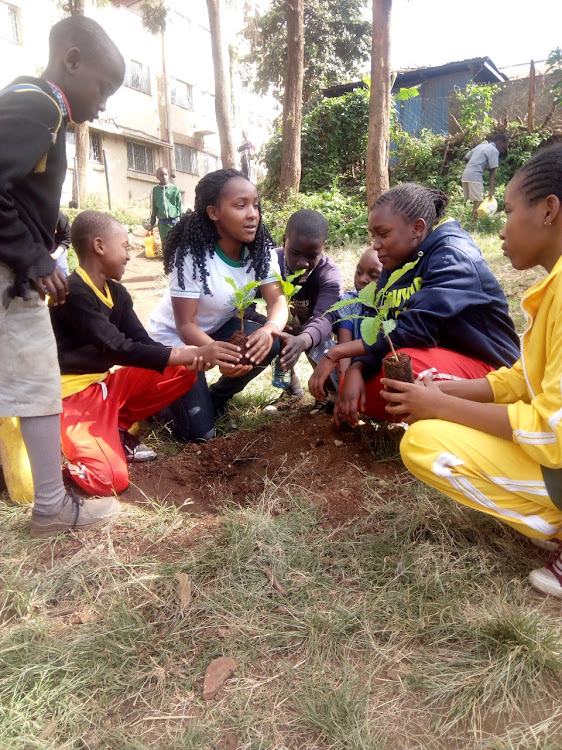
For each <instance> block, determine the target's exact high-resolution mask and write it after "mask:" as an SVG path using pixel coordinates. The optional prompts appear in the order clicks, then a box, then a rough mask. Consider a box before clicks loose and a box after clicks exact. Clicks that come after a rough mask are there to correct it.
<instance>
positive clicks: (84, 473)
mask: <svg viewBox="0 0 562 750" xmlns="http://www.w3.org/2000/svg"><path fill="white" fill-rule="evenodd" d="M71 240H72V246H73V247H74V250H75V251H76V254H77V256H78V260H79V262H80V265H79V266H78V268H77V269H76V270H75V271H74V272H73V273H72V274H71V275H70V278H69V287H70V293H69V295H68V297H67V300H66V304H65V305H62V306H56V307H52V308H51V319H52V323H53V330H54V332H55V337H56V340H57V347H58V356H59V363H60V369H61V373H62V395H63V399H62V404H63V410H62V416H61V430H62V447H63V452H64V454H65V456H66V458H67V459H68V472H69V474H70V476H71V477H72V479H73V480H74V481H75V482H76V484H77V485H78V486H79V487H80V488H81V489H82V490H84V491H85V492H88V493H90V494H104V495H107V494H108V493H112V492H121V491H122V490H124V489H126V488H127V487H128V486H129V472H128V470H127V462H128V461H129V462H130V461H139V460H140V461H144V460H148V459H149V458H155V457H156V454H155V453H154V452H152V451H149V449H147V448H146V446H143V445H142V444H140V443H139V441H138V439H137V438H133V436H132V435H130V434H129V433H128V432H127V430H128V428H130V427H131V425H132V424H133V423H134V422H137V421H139V420H141V419H145V418H146V417H149V416H151V415H153V414H155V413H156V412H157V411H160V409H163V408H164V407H166V406H168V405H169V404H170V403H172V402H173V401H176V399H178V398H179V397H180V396H183V395H184V393H186V392H187V391H188V390H189V389H190V388H191V386H192V385H193V383H194V382H195V378H196V376H195V373H194V372H189V371H188V370H205V369H208V368H209V367H212V366H214V365H215V364H219V365H222V364H225V365H230V364H236V362H237V361H238V359H239V358H240V356H241V355H240V354H239V352H240V349H239V347H236V346H234V345H233V344H229V343H225V342H222V341H213V342H212V343H211V344H207V345H205V346H200V347H193V346H181V347H168V346H164V345H163V344H160V343H158V342H156V341H153V340H152V339H151V338H150V336H149V335H148V333H147V332H146V330H145V329H144V327H143V326H142V324H141V322H140V321H139V319H138V318H137V316H136V314H135V312H134V310H133V301H132V299H131V296H130V294H129V292H128V291H127V290H126V289H125V287H124V286H123V285H122V284H118V283H117V282H118V281H119V280H120V279H121V277H122V276H123V272H124V270H125V266H126V264H127V262H128V260H129V250H128V244H129V238H128V235H127V232H126V230H125V229H124V227H123V226H122V225H121V224H120V223H119V222H118V221H117V220H116V219H114V218H113V217H112V216H109V215H108V214H104V213H100V212H99V211H83V212H82V213H81V214H79V216H78V217H77V218H76V219H75V221H74V223H73V225H72V229H71ZM114 365H122V366H121V367H120V368H119V369H117V370H113V371H111V372H110V369H111V368H112V367H113V366H114ZM186 368H188V369H186Z"/></svg>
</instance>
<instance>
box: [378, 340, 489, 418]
mask: <svg viewBox="0 0 562 750" xmlns="http://www.w3.org/2000/svg"><path fill="white" fill-rule="evenodd" d="M398 351H400V352H404V354H409V355H410V357H411V358H412V369H413V371H414V377H415V378H416V381H419V382H421V381H422V380H423V379H424V377H425V376H426V375H428V374H429V373H431V374H432V375H433V379H434V380H475V379H476V378H483V377H485V376H486V375H487V374H488V373H489V372H493V370H494V369H495V368H494V367H492V366H491V365H487V364H485V363H484V362H481V361H480V360H479V359H474V358H473V357H467V356H466V355H465V354H460V353H459V352H453V351H451V350H450V349H441V348H440V347H434V348H433V349H398ZM382 377H384V375H383V374H382V372H380V373H379V374H378V375H375V377H374V378H371V379H370V380H368V381H367V382H366V383H365V391H366V396H367V408H366V409H365V414H368V415H369V416H370V417H374V418H375V419H386V420H387V421H389V422H390V421H393V420H394V418H393V417H392V418H391V416H390V414H389V413H388V412H387V411H385V408H384V407H385V406H386V404H387V402H386V401H384V400H383V399H382V398H381V396H380V392H381V390H382V386H381V378H382ZM396 421H399V420H396Z"/></svg>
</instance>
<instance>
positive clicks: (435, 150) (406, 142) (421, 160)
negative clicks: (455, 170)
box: [391, 122, 446, 190]
mask: <svg viewBox="0 0 562 750" xmlns="http://www.w3.org/2000/svg"><path fill="white" fill-rule="evenodd" d="M391 139H392V145H393V149H394V150H393V152H392V153H393V156H394V155H396V163H395V165H394V166H393V167H392V182H393V184H398V183H401V182H410V181H413V182H419V183H421V184H422V185H426V186H427V187H433V188H439V189H441V190H444V189H445V187H446V185H445V183H446V179H444V178H443V176H442V174H441V172H442V166H443V153H444V150H445V141H446V138H445V136H444V135H436V134H435V133H432V132H431V130H425V129H424V130H422V131H421V132H420V134H419V135H418V136H413V135H410V134H409V133H406V131H404V130H402V128H401V127H400V125H399V124H397V123H394V122H393V123H392V126H391Z"/></svg>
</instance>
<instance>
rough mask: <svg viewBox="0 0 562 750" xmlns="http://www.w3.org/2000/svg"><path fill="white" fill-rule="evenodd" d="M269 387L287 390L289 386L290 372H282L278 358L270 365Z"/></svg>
mask: <svg viewBox="0 0 562 750" xmlns="http://www.w3.org/2000/svg"><path fill="white" fill-rule="evenodd" d="M271 385H272V386H274V387H275V388H288V387H289V386H290V385H291V371H290V370H287V372H285V370H283V368H282V367H281V363H280V361H279V356H277V357H275V359H274V360H273V362H272V363H271Z"/></svg>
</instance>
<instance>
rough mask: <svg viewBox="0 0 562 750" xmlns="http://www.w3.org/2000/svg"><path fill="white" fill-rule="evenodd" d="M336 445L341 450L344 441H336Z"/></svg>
mask: <svg viewBox="0 0 562 750" xmlns="http://www.w3.org/2000/svg"><path fill="white" fill-rule="evenodd" d="M334 445H335V446H336V448H341V446H342V445H343V440H334Z"/></svg>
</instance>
